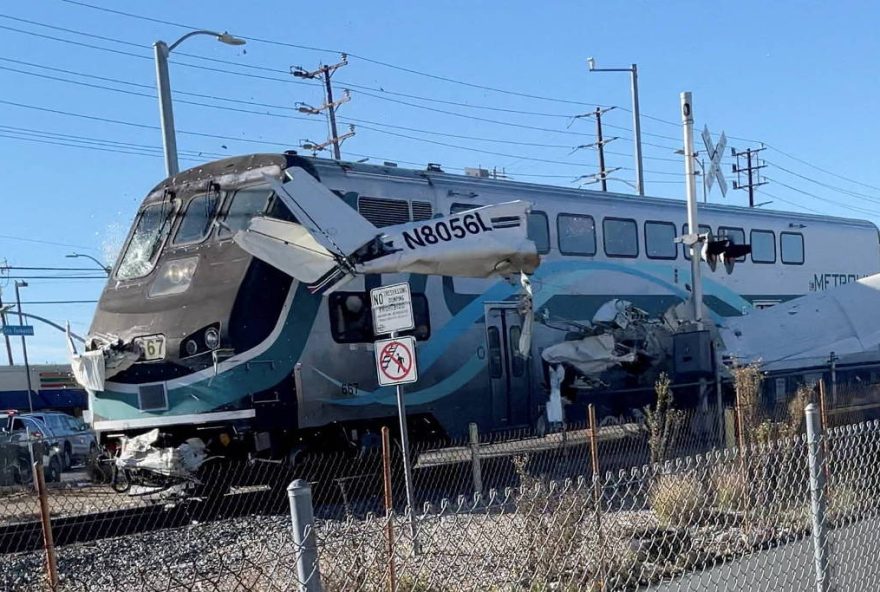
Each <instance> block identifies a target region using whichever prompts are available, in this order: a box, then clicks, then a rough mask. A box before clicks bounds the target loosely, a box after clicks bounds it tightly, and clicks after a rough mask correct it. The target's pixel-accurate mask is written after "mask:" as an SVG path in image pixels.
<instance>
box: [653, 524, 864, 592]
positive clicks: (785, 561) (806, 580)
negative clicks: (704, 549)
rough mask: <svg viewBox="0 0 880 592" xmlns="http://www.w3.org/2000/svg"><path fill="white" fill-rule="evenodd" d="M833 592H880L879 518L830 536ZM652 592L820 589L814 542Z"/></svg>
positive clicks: (686, 577)
mask: <svg viewBox="0 0 880 592" xmlns="http://www.w3.org/2000/svg"><path fill="white" fill-rule="evenodd" d="M829 549H830V554H829V558H830V561H831V586H830V588H829V589H830V590H831V591H833V592H848V591H850V590H852V591H856V592H862V591H868V590H878V589H880V518H876V517H875V518H869V519H867V520H863V521H861V522H858V523H856V524H852V525H850V526H846V527H843V528H840V529H837V530H833V531H831V532H830V533H829ZM650 589H651V590H662V591H664V592H666V591H670V592H671V591H684V590H687V591H689V592H690V591H699V590H706V591H712V592H716V591H717V592H728V591H734V590H737V591H738V590H748V591H749V592H808V591H811V590H816V581H815V576H814V567H813V541H812V539H811V538H806V539H803V540H800V541H797V542H794V543H789V544H787V545H783V546H780V547H777V548H775V549H770V550H768V551H762V552H759V553H755V554H753V555H750V556H748V557H743V558H741V559H737V560H732V561H729V562H727V563H725V564H724V565H721V566H718V567H714V568H712V569H709V570H707V571H704V572H698V573H692V574H687V575H684V576H682V577H681V578H678V579H676V580H674V581H672V582H664V583H662V584H659V585H656V586H652V587H651V588H650Z"/></svg>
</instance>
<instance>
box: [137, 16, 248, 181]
mask: <svg viewBox="0 0 880 592" xmlns="http://www.w3.org/2000/svg"><path fill="white" fill-rule="evenodd" d="M196 35H210V36H211V37H215V38H216V39H217V41H219V42H220V43H225V44H226V45H244V44H245V43H247V41H245V40H244V39H241V38H240V37H235V36H234V35H230V34H229V33H227V32H225V31H224V32H223V33H218V32H216V31H208V30H201V29H200V30H198V31H190V32H189V33H187V34H186V35H184V36H183V37H181V38H180V39H178V40H177V41H175V42H174V43H172V44H171V45H168V44H167V43H165V42H164V41H157V42H156V43H154V44H153V55H154V57H155V59H156V87H157V90H158V92H159V117H160V119H161V122H162V146H163V148H164V152H165V172H166V174H167V175H168V176H169V177H171V176H174V175H176V174H177V173H178V172H179V171H180V168H179V167H178V164H177V138H176V137H175V134H174V113H173V111H172V108H171V81H170V79H169V77H168V56H169V55H170V54H171V52H172V51H174V48H176V47H177V46H178V45H180V44H181V43H183V42H184V41H185V40H187V39H189V38H190V37H194V36H196Z"/></svg>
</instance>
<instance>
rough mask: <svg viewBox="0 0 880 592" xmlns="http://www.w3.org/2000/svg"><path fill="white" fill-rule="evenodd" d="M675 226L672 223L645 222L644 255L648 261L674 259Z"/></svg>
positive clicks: (676, 253)
mask: <svg viewBox="0 0 880 592" xmlns="http://www.w3.org/2000/svg"><path fill="white" fill-rule="evenodd" d="M677 249H678V247H677V246H676V244H675V224H673V223H672V222H645V254H646V255H647V256H648V258H650V259H675V258H676V257H678V250H677Z"/></svg>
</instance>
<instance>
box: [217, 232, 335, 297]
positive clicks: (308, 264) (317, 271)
mask: <svg viewBox="0 0 880 592" xmlns="http://www.w3.org/2000/svg"><path fill="white" fill-rule="evenodd" d="M233 240H235V242H236V243H238V246H240V247H241V248H242V249H244V250H245V251H247V252H248V253H250V254H251V255H253V256H254V257H257V258H258V259H262V260H263V261H265V262H266V263H268V264H269V265H272V266H273V267H277V268H278V269H280V270H281V271H283V272H284V273H286V274H287V275H289V276H291V277H295V278H296V279H297V280H299V281H301V282H305V283H307V284H311V283H314V282H317V281H318V280H320V279H321V278H322V277H323V276H324V275H326V274H327V273H328V272H329V271H331V270H332V269H334V268H335V267H337V262H336V258H335V257H334V256H333V255H332V254H331V253H330V251H328V250H327V249H326V248H324V246H323V245H321V244H320V243H319V242H318V241H316V240H315V238H314V236H313V235H312V234H311V233H310V232H309V231H308V230H307V229H306V228H305V227H304V226H302V225H300V224H297V223H295V222H285V221H283V220H276V219H274V218H254V219H253V220H251V223H250V226H249V227H248V229H247V231H243V232H242V231H240V232H237V233H236V234H235V237H234V239H233Z"/></svg>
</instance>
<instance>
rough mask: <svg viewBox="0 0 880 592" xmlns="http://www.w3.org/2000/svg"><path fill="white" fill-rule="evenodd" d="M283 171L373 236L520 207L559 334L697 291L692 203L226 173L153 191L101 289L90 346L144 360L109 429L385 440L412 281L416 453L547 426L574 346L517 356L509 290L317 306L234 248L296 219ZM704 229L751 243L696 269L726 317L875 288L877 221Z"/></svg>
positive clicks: (383, 178)
mask: <svg viewBox="0 0 880 592" xmlns="http://www.w3.org/2000/svg"><path fill="white" fill-rule="evenodd" d="M292 167H298V168H299V169H303V170H305V171H307V172H308V173H309V174H310V175H311V176H313V177H314V178H315V179H317V180H318V181H319V182H320V183H321V184H323V185H324V186H325V187H327V188H329V189H330V190H331V191H332V193H333V194H335V197H336V198H338V200H339V202H338V205H337V206H336V207H338V208H353V209H354V210H356V211H357V212H359V213H360V215H361V216H363V217H364V218H366V219H367V220H369V221H370V222H371V223H372V224H374V225H375V226H376V227H386V226H389V225H394V224H400V223H404V222H408V221H420V220H430V219H432V218H433V217H435V216H437V215H444V214H450V213H456V212H461V211H465V210H470V209H473V208H476V207H479V206H482V205H487V204H495V203H501V202H509V201H512V200H522V201H526V202H529V203H530V204H531V211H530V213H528V218H527V222H528V234H529V238H531V240H532V241H534V243H535V246H536V247H537V250H538V252H539V253H540V255H541V265H540V266H539V267H538V268H537V270H536V272H535V273H534V275H533V276H532V277H531V286H532V290H533V304H534V309H535V310H536V311H539V312H541V313H544V314H549V315H550V316H551V317H553V318H565V319H570V320H589V319H591V318H592V316H593V314H594V312H595V311H596V310H597V309H598V307H599V306H601V305H602V304H603V303H605V302H607V301H608V300H610V299H612V298H623V299H626V300H629V301H631V302H632V303H633V304H634V305H636V306H637V307H639V308H641V309H644V310H646V311H648V312H649V313H662V312H663V311H664V310H666V309H668V308H669V307H670V306H672V305H674V304H676V303H679V302H681V301H682V300H684V299H686V298H687V297H688V294H689V283H690V282H691V272H690V269H691V265H690V260H689V253H686V252H685V247H684V246H683V245H682V244H680V243H678V242H675V238H676V237H681V236H682V235H683V234H686V233H687V228H686V225H683V224H682V222H683V221H684V220H685V219H686V215H685V203H684V201H681V200H672V199H657V198H649V197H636V196H631V195H621V194H614V193H605V192H597V191H585V190H580V189H570V188H563V187H555V186H544V185H537V184H530V183H521V182H513V181H509V180H499V179H493V178H487V177H478V176H462V175H455V174H448V173H445V172H443V171H442V170H441V169H440V168H439V167H437V166H433V165H432V166H429V167H428V168H427V170H409V169H403V168H398V167H396V166H394V165H393V164H392V163H385V164H384V165H372V164H363V163H350V162H340V161H333V160H325V159H319V158H310V157H304V156H300V155H297V154H296V153H294V152H286V153H283V154H256V155H249V156H242V157H236V158H229V159H225V160H221V161H216V162H212V163H208V164H205V165H200V166H197V167H195V168H192V169H190V170H187V171H184V172H181V173H180V174H178V175H176V176H174V177H171V178H168V179H166V180H164V181H163V182H161V183H160V184H159V185H157V186H156V187H155V188H154V189H153V190H152V191H151V192H150V193H149V194H148V195H147V197H146V199H145V200H144V202H143V204H142V206H141V208H140V210H139V212H138V214H137V217H136V218H135V220H134V223H133V227H132V230H131V232H130V233H129V236H128V238H127V240H126V243H125V245H124V246H123V248H122V250H121V253H120V255H119V257H118V260H117V262H116V264H115V266H114V268H113V272H112V274H111V277H110V279H109V281H108V282H107V285H106V287H105V288H104V290H103V293H102V295H101V298H100V301H99V304H98V306H97V311H96V314H95V317H94V320H93V323H92V326H91V330H90V333H89V338H88V339H87V349H91V350H92V351H95V350H98V349H100V348H104V349H107V348H110V349H114V348H115V351H117V352H120V355H121V356H123V357H124V356H125V355H128V356H134V357H135V358H136V359H129V363H128V364H127V365H126V366H125V367H124V368H123V369H121V370H120V371H118V372H117V373H115V374H112V372H109V371H108V373H107V376H108V377H107V380H106V382H105V383H104V388H103V389H102V390H99V391H92V392H90V394H89V406H90V413H91V415H92V420H93V423H94V427H95V428H96V429H97V430H98V431H100V432H102V433H104V434H105V435H112V434H120V433H138V432H141V431H144V430H146V429H151V428H154V427H160V428H161V429H162V430H163V431H165V432H167V433H168V434H170V435H173V436H176V437H180V438H183V437H187V436H189V435H192V433H193V432H195V431H202V430H210V429H216V428H218V427H219V428H221V429H227V430H234V431H235V433H236V434H248V442H250V443H252V444H253V446H254V447H255V448H256V449H257V450H261V451H266V452H267V453H273V454H279V453H282V452H283V451H285V450H290V449H292V448H293V447H296V446H306V445H319V446H327V445H335V444H336V443H339V442H349V443H354V444H357V443H358V440H359V439H360V438H362V437H363V435H364V434H365V433H367V432H368V431H375V429H376V428H377V427H378V425H380V424H388V425H394V421H393V418H394V416H395V415H396V407H395V393H394V390H393V388H389V387H379V386H378V384H377V378H376V369H375V365H374V352H373V345H372V343H373V341H374V339H375V336H374V335H373V331H372V321H371V312H370V300H369V297H368V296H369V290H370V289H371V288H373V287H377V286H380V285H387V284H390V283H396V282H409V285H410V287H411V292H412V295H413V296H412V298H413V308H414V316H415V325H416V326H415V329H414V330H413V331H411V334H413V335H414V336H415V338H416V339H417V344H418V346H417V358H418V367H419V370H418V372H419V380H418V382H417V383H415V384H412V385H408V386H407V388H406V395H405V398H406V403H407V406H408V414H409V422H410V429H411V430H412V434H413V437H415V438H429V437H437V436H441V435H442V436H459V435H461V434H463V433H464V432H465V431H466V428H467V424H468V423H469V422H476V423H477V424H478V425H479V426H480V430H481V431H490V430H500V429H510V428H515V427H520V426H522V427H525V426H531V425H534V423H535V422H536V421H538V419H539V418H540V417H541V415H542V412H543V408H544V404H545V403H546V400H547V396H548V392H547V388H546V386H545V382H546V381H545V378H544V370H543V368H542V362H541V358H540V355H539V354H540V351H541V350H542V349H543V348H545V347H547V346H548V345H550V344H553V343H557V342H559V341H561V340H562V339H563V335H561V334H560V332H559V330H558V329H554V328H552V327H549V326H545V325H542V324H541V323H537V324H536V325H535V328H534V334H533V338H532V342H531V354H532V355H530V356H529V357H527V358H524V357H521V356H519V355H517V353H516V343H517V342H518V340H519V335H520V332H521V331H522V318H521V315H520V313H519V311H518V309H517V306H518V303H517V297H518V293H519V284H518V282H517V281H512V280H508V279H503V278H494V279H475V278H463V277H449V276H435V275H417V274H395V275H377V274H373V275H365V276H358V277H356V278H355V279H354V280H353V281H351V282H350V283H349V284H347V285H346V286H344V287H343V288H341V289H340V290H337V291H333V292H331V293H329V294H326V295H320V294H315V293H313V291H311V290H309V289H308V286H306V285H305V284H303V283H300V282H298V281H296V280H294V279H293V278H291V277H290V276H289V275H287V274H285V273H284V272H282V271H280V270H278V269H276V268H275V267H272V266H271V265H269V264H267V263H265V262H264V261H262V260H260V259H259V258H256V257H253V256H251V255H249V254H248V253H247V252H245V251H244V250H243V249H242V248H240V247H239V246H238V244H236V242H235V241H233V240H232V238H233V235H234V233H235V232H236V231H238V230H242V229H244V228H246V227H247V226H248V224H249V221H250V220H251V219H252V218H253V217H254V216H260V215H264V216H267V217H272V218H278V219H281V220H288V221H292V220H294V216H293V214H292V213H291V212H290V211H289V210H288V209H287V208H285V206H284V204H283V202H282V200H280V199H278V197H277V196H276V195H275V194H274V192H273V190H272V187H271V185H270V184H268V183H267V180H266V176H267V175H268V176H269V177H271V178H274V179H277V180H283V179H284V178H285V171H286V170H288V169H291V168H292ZM700 221H701V223H703V224H705V227H702V224H701V231H703V232H705V231H706V230H711V232H712V233H714V234H715V235H724V236H726V237H727V238H728V239H729V240H730V241H731V242H733V243H737V244H749V245H751V253H750V254H749V255H747V256H745V257H742V258H741V260H740V261H739V262H738V263H736V266H735V268H734V269H733V270H732V272H731V271H730V270H726V269H725V268H724V267H723V266H722V267H720V268H718V269H716V270H715V271H710V270H709V269H708V267H704V272H703V286H704V295H705V302H706V305H707V307H708V308H709V309H710V311H711V314H713V315H715V316H716V317H724V316H731V315H740V314H743V313H744V312H746V311H747V310H749V309H750V308H752V307H764V306H769V305H772V304H774V303H778V302H782V301H785V300H788V299H791V298H794V297H797V296H800V295H803V294H805V293H807V292H809V291H813V290H822V289H826V288H828V287H832V286H834V285H837V284H840V283H845V282H850V281H854V280H855V279H857V278H860V277H864V276H866V275H869V274H874V273H877V272H880V249H878V246H880V245H878V230H877V228H876V227H875V226H874V225H873V224H872V223H870V222H866V221H861V220H850V219H842V218H831V217H825V216H814V215H808V214H799V213H791V212H777V211H767V210H764V209H756V208H752V209H749V208H741V207H733V206H724V205H715V204H708V205H701V206H700ZM133 343H137V344H139V347H138V348H131V347H130V345H131V344H133ZM133 352H134V353H133ZM203 433H204V432H203Z"/></svg>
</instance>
